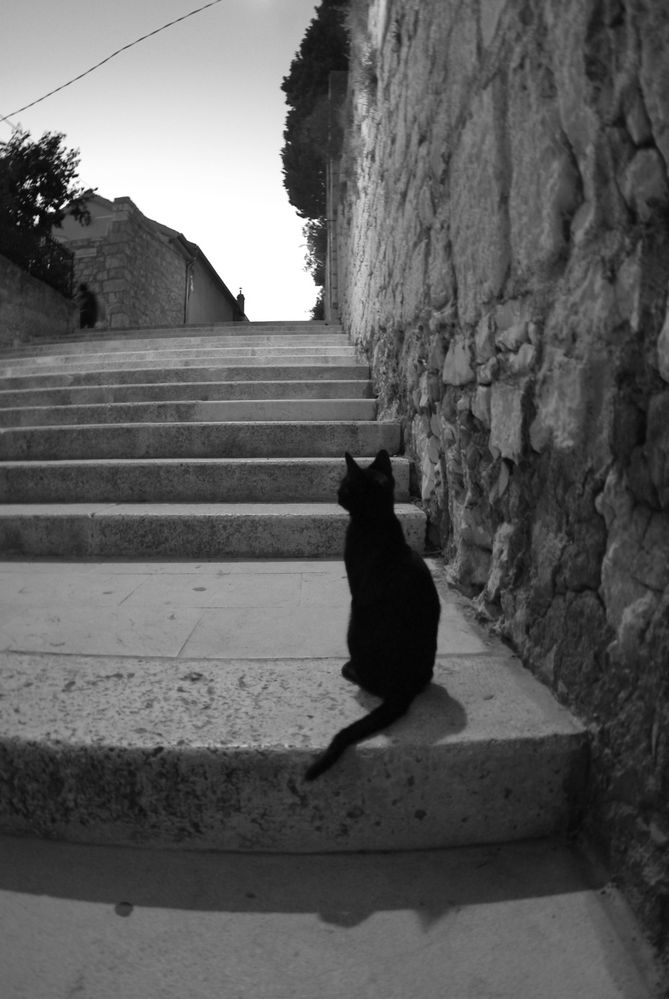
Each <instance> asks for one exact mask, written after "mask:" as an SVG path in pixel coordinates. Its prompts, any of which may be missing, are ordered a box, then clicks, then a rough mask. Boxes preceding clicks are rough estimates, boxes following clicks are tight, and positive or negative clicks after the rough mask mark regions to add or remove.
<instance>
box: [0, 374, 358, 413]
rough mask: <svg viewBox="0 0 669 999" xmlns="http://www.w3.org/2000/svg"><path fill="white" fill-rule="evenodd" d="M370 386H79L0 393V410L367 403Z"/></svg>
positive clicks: (346, 383)
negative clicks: (267, 402)
mask: <svg viewBox="0 0 669 999" xmlns="http://www.w3.org/2000/svg"><path fill="white" fill-rule="evenodd" d="M371 397H372V386H371V382H369V381H363V380H362V379H355V378H351V379H348V380H347V381H325V380H319V381H298V380H297V379H293V380H292V381H290V380H288V381H283V382H281V381H265V382H263V381H251V382H239V381H236V382H154V383H149V384H148V385H141V384H140V385H80V386H76V387H60V388H32V389H9V390H5V391H3V390H2V389H0V409H13V408H20V409H22V408H27V407H30V406H85V405H99V404H101V403H113V402H116V403H118V402H168V401H181V400H206V401H213V400H216V399H368V398H371Z"/></svg>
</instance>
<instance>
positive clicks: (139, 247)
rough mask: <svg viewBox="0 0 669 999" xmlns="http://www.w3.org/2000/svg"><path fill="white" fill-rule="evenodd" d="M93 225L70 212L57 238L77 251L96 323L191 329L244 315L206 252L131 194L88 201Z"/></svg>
mask: <svg viewBox="0 0 669 999" xmlns="http://www.w3.org/2000/svg"><path fill="white" fill-rule="evenodd" d="M86 207H87V208H88V211H89V212H90V216H91V221H90V225H82V224H81V223H79V222H77V221H76V219H74V218H73V216H72V215H67V216H66V217H65V219H64V220H63V223H62V225H61V226H60V228H54V230H53V235H54V238H55V239H56V240H58V242H60V243H62V244H63V245H65V246H67V247H68V248H69V249H70V250H72V251H73V253H74V285H75V288H76V287H78V285H79V284H80V283H82V282H83V283H85V284H86V285H87V286H88V288H89V289H90V290H91V291H92V292H93V293H94V295H95V296H96V299H97V302H98V321H97V326H98V327H106V328H111V329H123V328H128V327H138V326H139V327H142V326H149V327H150V326H192V325H196V324H201V323H207V324H209V323H225V322H241V321H245V320H246V315H245V314H244V304H243V302H244V300H243V297H242V296H241V293H240V295H239V296H238V297H237V298H235V296H234V295H233V294H232V292H231V291H230V290H229V288H228V287H227V286H226V284H225V283H224V281H222V280H221V278H220V277H219V275H218V274H217V273H216V271H215V270H214V268H213V267H212V265H211V264H210V263H209V261H208V260H207V258H206V257H205V255H204V253H203V252H202V250H201V249H200V248H199V246H197V245H196V244H195V243H191V242H190V241H189V240H187V239H186V238H185V236H183V235H182V234H181V233H180V232H177V231H176V230H175V229H170V228H169V227H168V226H166V225H162V224H161V223H159V222H154V221H153V220H152V219H149V218H147V217H146V216H145V215H143V214H142V212H140V210H139V208H137V206H136V205H135V204H134V203H133V202H132V201H131V200H130V198H125V197H124V198H115V199H114V200H113V201H108V200H107V199H106V198H102V197H100V196H99V195H97V194H96V195H93V196H92V197H91V198H89V199H88V200H87V202H86Z"/></svg>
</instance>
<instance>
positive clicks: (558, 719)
mask: <svg viewBox="0 0 669 999" xmlns="http://www.w3.org/2000/svg"><path fill="white" fill-rule="evenodd" d="M340 666H341V660H340V659H337V660H331V659H316V660H308V659H301V660H280V661H276V660H264V661H256V662H251V661H249V660H246V659H241V660H216V659H214V660H211V659H209V660H207V659H191V660H187V661H176V662H175V661H174V660H170V659H162V658H155V659H138V658H134V657H131V656H127V657H119V656H96V657H91V656H62V655H61V656H58V655H48V654H46V655H35V654H34V653H32V654H30V655H21V654H11V653H3V654H0V674H1V675H2V681H3V682H2V689H3V692H4V697H3V699H2V702H0V703H1V708H2V720H3V724H2V729H1V731H2V735H1V736H0V752H2V757H3V767H2V770H3V777H4V781H3V787H2V790H3V791H4V793H3V794H2V796H1V797H0V828H2V830H3V831H4V832H10V833H13V834H20V835H39V836H42V837H48V838H49V839H53V838H55V839H61V840H70V841H75V842H76V841H78V842H82V841H83V842H88V843H117V844H131V845H149V844H150V845H153V846H175V845H179V846H180V847H182V848H186V849H199V850H234V851H261V852H263V853H272V852H279V851H280V852H285V853H327V852H343V851H347V852H348V851H356V852H357V851H360V850H376V851H379V850H407V849H429V848H434V847H453V846H460V845H463V844H477V845H480V844H482V843H500V842H510V841H513V840H519V839H531V838H533V837H538V836H545V835H549V834H551V833H555V832H556V831H558V830H560V829H563V828H564V827H565V825H566V823H567V822H568V820H569V815H570V812H571V811H572V810H573V809H574V806H575V804H576V799H577V794H578V791H579V775H582V773H583V772H584V769H585V758H586V744H585V733H584V732H583V730H582V729H581V728H580V726H579V725H578V724H577V723H575V722H574V721H573V720H572V719H571V718H570V717H569V715H568V714H567V713H566V712H565V711H562V710H561V709H560V708H559V707H558V706H557V705H556V704H555V702H554V701H552V699H551V697H550V694H549V693H548V691H545V690H543V689H541V688H540V687H539V685H538V684H535V685H530V684H529V683H528V679H527V677H525V676H524V675H523V674H522V670H521V667H519V666H518V665H517V664H514V663H512V662H511V661H510V660H505V659H502V658H498V657H495V656H457V655H452V656H448V657H442V658H440V660H439V662H438V664H437V669H436V672H435V679H434V683H433V685H432V686H431V687H430V688H429V690H428V691H426V692H425V693H424V694H423V695H422V696H421V697H420V698H419V699H418V700H417V701H416V702H415V703H414V705H413V706H412V708H411V712H410V715H409V717H408V718H407V719H405V720H403V721H402V722H399V723H397V724H396V725H395V726H393V728H392V730H391V731H390V732H389V733H388V734H383V735H379V736H377V737H375V738H374V739H371V740H369V741H368V742H366V743H364V744H362V745H361V746H359V747H357V748H356V749H355V750H351V751H349V752H348V753H347V754H346V755H345V756H344V757H343V758H342V759H341V760H340V761H339V762H338V763H337V765H336V766H335V767H334V768H333V769H332V770H331V771H330V772H329V773H328V774H326V775H324V776H323V777H322V778H321V779H320V780H318V781H315V782H314V783H313V784H306V783H305V782H304V779H303V776H304V771H305V769H306V767H307V766H308V765H309V763H310V762H311V761H312V760H313V759H314V758H315V756H316V755H317V754H318V753H319V752H321V751H322V750H323V749H324V748H325V746H326V745H327V743H328V741H329V739H330V738H331V737H332V735H333V734H334V733H335V732H336V731H337V730H338V729H339V728H342V727H343V726H344V725H347V724H350V723H351V722H352V721H354V720H355V719H356V718H358V717H360V716H361V715H362V714H363V713H364V711H365V710H369V709H370V707H371V705H370V702H369V701H367V700H365V701H364V703H363V704H362V705H361V703H360V701H359V700H358V699H357V698H356V697H355V696H354V695H352V694H349V696H346V695H345V694H343V693H342V691H341V690H340V687H341V684H342V683H344V681H343V680H342V678H341V675H338V674H339V668H340ZM28 687H29V688H30V698H29V699H28V700H26V697H25V690H26V688H28ZM482 693H483V694H484V697H485V699H483V698H482V696H481V695H482ZM491 701H494V706H492V707H491V703H490V702H491ZM110 705H113V710H110ZM325 706H327V707H325ZM54 788H58V793H54ZM10 789H11V794H10V793H9V792H10Z"/></svg>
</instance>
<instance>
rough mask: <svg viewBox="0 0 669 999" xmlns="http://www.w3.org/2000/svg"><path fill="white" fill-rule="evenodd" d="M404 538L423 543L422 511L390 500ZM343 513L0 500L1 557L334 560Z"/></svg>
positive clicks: (306, 506) (288, 506)
mask: <svg viewBox="0 0 669 999" xmlns="http://www.w3.org/2000/svg"><path fill="white" fill-rule="evenodd" d="M396 513H397V516H398V517H399V519H400V522H401V523H402V526H403V528H404V533H405V536H406V539H407V542H408V543H409V544H410V545H411V546H412V547H413V548H414V549H415V550H416V551H418V552H422V551H424V548H425V531H426V517H425V514H424V513H423V511H422V510H419V509H418V507H415V506H413V505H412V504H410V503H407V504H403V503H399V504H397V505H396ZM347 523H348V514H347V513H346V512H345V511H344V510H343V509H342V508H341V507H340V506H338V505H336V504H334V503H156V502H153V501H151V502H147V503H137V504H133V503H109V502H108V501H106V500H105V501H102V502H99V503H65V504H56V503H32V504H30V505H24V504H9V503H7V504H3V505H0V553H2V554H3V555H4V556H5V557H7V556H11V557H16V556H29V557H46V556H48V557H52V556H62V557H72V558H151V557H156V558H191V559H192V558H197V559H202V558H209V559H210V558H225V559H228V558H332V557H336V556H338V555H340V554H341V552H342V551H343V549H344V535H345V532H346V526H347Z"/></svg>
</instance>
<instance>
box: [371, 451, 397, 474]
mask: <svg viewBox="0 0 669 999" xmlns="http://www.w3.org/2000/svg"><path fill="white" fill-rule="evenodd" d="M370 468H375V469H376V470H377V471H378V472H382V473H383V474H384V475H387V476H388V477H389V478H392V475H393V469H392V465H391V464H390V455H389V454H388V452H387V451H386V450H385V448H384V449H383V450H382V451H379V453H378V454H377V456H376V458H375V459H374V461H373V462H372V464H371V465H370Z"/></svg>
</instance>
